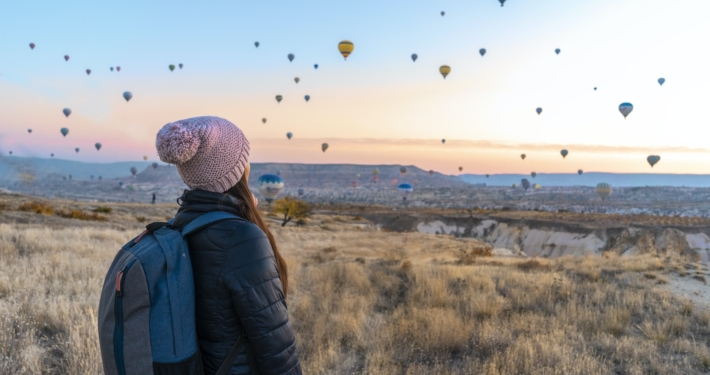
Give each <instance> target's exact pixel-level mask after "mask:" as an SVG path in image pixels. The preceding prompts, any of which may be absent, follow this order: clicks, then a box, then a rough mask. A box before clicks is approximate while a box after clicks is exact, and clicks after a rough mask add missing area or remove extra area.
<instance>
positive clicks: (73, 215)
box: [57, 210, 108, 221]
mask: <svg viewBox="0 0 710 375" xmlns="http://www.w3.org/2000/svg"><path fill="white" fill-rule="evenodd" d="M57 215H58V216H61V217H63V218H65V219H77V220H87V221H106V220H108V219H107V218H106V217H105V216H101V215H99V214H97V213H96V212H93V213H90V214H87V213H85V212H84V211H82V210H62V211H59V212H57Z"/></svg>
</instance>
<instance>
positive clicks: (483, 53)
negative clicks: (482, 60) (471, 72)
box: [478, 48, 486, 57]
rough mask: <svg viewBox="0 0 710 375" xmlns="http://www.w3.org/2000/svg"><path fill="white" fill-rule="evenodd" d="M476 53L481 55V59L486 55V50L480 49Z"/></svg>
mask: <svg viewBox="0 0 710 375" xmlns="http://www.w3.org/2000/svg"><path fill="white" fill-rule="evenodd" d="M478 53H480V54H481V57H483V56H484V55H485V54H486V49H485V48H481V49H479V50H478Z"/></svg>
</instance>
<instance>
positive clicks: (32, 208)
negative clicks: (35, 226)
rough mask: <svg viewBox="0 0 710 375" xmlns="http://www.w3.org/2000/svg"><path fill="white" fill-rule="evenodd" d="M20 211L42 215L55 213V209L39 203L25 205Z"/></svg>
mask: <svg viewBox="0 0 710 375" xmlns="http://www.w3.org/2000/svg"><path fill="white" fill-rule="evenodd" d="M18 209H19V210H20V211H27V212H34V213H36V214H42V215H51V214H53V213H54V207H52V206H50V205H48V204H44V203H42V202H39V201H34V202H27V203H23V204H22V205H21V206H20V207H19V208H18Z"/></svg>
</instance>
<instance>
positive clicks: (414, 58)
mask: <svg viewBox="0 0 710 375" xmlns="http://www.w3.org/2000/svg"><path fill="white" fill-rule="evenodd" d="M418 58H419V56H417V54H416V53H413V54H412V62H417V59H418Z"/></svg>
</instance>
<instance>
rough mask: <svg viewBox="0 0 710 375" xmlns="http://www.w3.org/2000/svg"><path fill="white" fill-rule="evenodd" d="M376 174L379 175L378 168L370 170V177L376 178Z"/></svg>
mask: <svg viewBox="0 0 710 375" xmlns="http://www.w3.org/2000/svg"><path fill="white" fill-rule="evenodd" d="M378 174H380V170H379V168H375V169H373V170H372V175H373V176H377V175H378Z"/></svg>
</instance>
